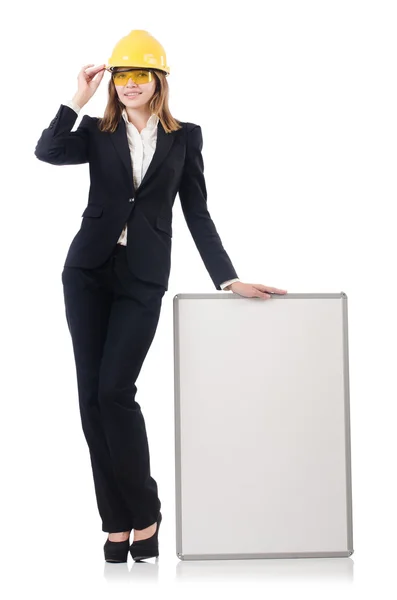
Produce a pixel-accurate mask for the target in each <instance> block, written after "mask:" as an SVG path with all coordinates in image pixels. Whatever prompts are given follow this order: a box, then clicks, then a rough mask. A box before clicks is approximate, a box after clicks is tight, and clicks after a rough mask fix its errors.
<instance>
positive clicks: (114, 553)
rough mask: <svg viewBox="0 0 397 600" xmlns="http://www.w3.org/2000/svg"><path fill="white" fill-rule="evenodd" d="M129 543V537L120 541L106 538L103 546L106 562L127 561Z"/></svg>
mask: <svg viewBox="0 0 397 600" xmlns="http://www.w3.org/2000/svg"><path fill="white" fill-rule="evenodd" d="M129 545H130V540H129V538H127V539H126V540H124V541H122V542H111V541H110V540H109V539H107V540H106V542H105V545H104V546H103V550H104V554H105V560H106V562H118V563H119V562H127V558H128V548H129Z"/></svg>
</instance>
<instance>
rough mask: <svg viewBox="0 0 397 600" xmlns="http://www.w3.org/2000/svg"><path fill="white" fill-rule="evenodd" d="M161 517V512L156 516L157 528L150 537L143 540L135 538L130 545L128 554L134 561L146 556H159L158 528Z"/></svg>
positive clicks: (144, 558) (143, 558)
mask: <svg viewBox="0 0 397 600" xmlns="http://www.w3.org/2000/svg"><path fill="white" fill-rule="evenodd" d="M162 519H163V517H162V515H161V512H159V516H158V518H157V529H156V531H155V532H154V534H153V535H152V536H151V537H150V538H146V539H145V540H137V541H136V542H133V543H132V544H131V546H130V554H131V556H132V558H133V559H134V561H135V562H139V561H141V560H146V559H147V558H157V557H158V556H159V541H158V535H159V529H160V523H161V521H162Z"/></svg>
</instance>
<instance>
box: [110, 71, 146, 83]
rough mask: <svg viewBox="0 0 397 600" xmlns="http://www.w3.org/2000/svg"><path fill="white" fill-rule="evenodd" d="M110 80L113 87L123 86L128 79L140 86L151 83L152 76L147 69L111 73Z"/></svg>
mask: <svg viewBox="0 0 397 600" xmlns="http://www.w3.org/2000/svg"><path fill="white" fill-rule="evenodd" d="M112 78H113V81H114V84H115V85H125V84H126V83H128V80H129V79H130V78H131V79H132V81H133V82H134V83H137V84H140V83H149V82H150V81H152V79H153V74H152V72H151V71H149V70H148V69H131V70H126V71H116V72H115V73H114V72H112Z"/></svg>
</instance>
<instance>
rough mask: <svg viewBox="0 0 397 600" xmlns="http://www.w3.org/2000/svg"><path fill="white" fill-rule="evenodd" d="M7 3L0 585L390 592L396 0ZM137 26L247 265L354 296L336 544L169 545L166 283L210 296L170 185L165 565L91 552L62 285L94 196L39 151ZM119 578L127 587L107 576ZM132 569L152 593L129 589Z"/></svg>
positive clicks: (281, 593) (223, 225) (168, 403)
mask: <svg viewBox="0 0 397 600" xmlns="http://www.w3.org/2000/svg"><path fill="white" fill-rule="evenodd" d="M2 12H3V14H2V27H1V29H2V35H1V56H2V63H3V69H2V75H3V76H2V93H1V102H2V111H1V116H2V167H3V169H2V177H1V184H2V188H3V189H2V219H1V244H2V251H1V257H2V265H1V275H2V278H1V283H2V290H3V291H2V311H1V315H2V328H1V341H2V346H3V362H2V364H3V375H2V384H3V386H2V387H3V390H2V404H1V407H2V419H1V450H2V452H1V457H2V469H1V473H2V483H3V486H2V487H3V492H2V494H1V501H2V513H1V514H2V516H3V526H2V532H1V534H2V538H1V541H0V548H1V554H2V555H3V556H2V567H3V576H2V578H1V584H0V585H1V586H4V587H5V586H8V587H9V590H8V592H7V597H8V598H11V597H16V596H18V597H19V596H21V595H22V594H23V593H32V592H37V593H39V594H40V596H41V597H42V598H50V597H51V598H53V597H59V598H69V597H70V596H71V594H73V595H75V596H76V595H77V597H80V595H81V596H83V595H84V596H87V594H89V593H90V594H91V593H92V594H95V597H96V598H105V597H106V598H108V597H109V596H110V594H114V595H116V594H120V595H123V596H124V597H125V595H126V594H127V595H128V597H129V595H130V594H131V596H133V594H134V593H138V594H144V593H145V594H147V595H148V596H151V595H157V594H158V593H160V592H162V591H164V592H165V591H169V592H170V593H173V594H175V596H179V595H180V596H182V595H183V597H186V596H189V597H193V598H194V597H200V598H201V597H202V596H203V595H204V594H208V595H209V596H210V597H212V596H214V597H215V596H218V595H219V593H222V594H223V595H224V596H225V597H226V596H232V597H234V596H237V595H238V596H239V597H240V596H241V594H246V593H247V592H251V591H252V593H253V594H255V595H256V594H257V593H258V592H259V593H261V594H263V595H264V594H265V593H267V592H269V593H270V594H271V596H272V598H276V597H278V598H287V597H288V598H289V597H291V595H293V596H294V597H295V598H296V597H302V598H303V597H304V598H319V597H321V598H331V597H332V598H334V597H335V594H338V596H339V597H340V598H362V596H363V594H364V593H366V592H367V593H368V595H369V596H373V595H374V594H378V593H379V594H380V595H382V596H385V597H386V595H385V590H386V589H387V590H389V591H388V596H387V597H392V596H393V594H395V593H396V581H395V574H394V571H395V561H396V554H395V553H396V545H395V539H396V534H397V521H396V506H397V493H396V488H395V479H396V475H395V473H396V450H397V448H396V436H395V430H396V408H395V403H396V399H397V397H396V378H395V371H396V317H395V314H396V311H395V299H396V283H395V280H396V267H395V262H396V261H395V256H396V243H395V238H396V233H395V230H396V225H395V216H394V215H395V205H396V187H397V185H396V171H395V165H396V158H397V144H396V139H397V119H396V106H397V97H396V96H397V94H396V92H397V85H396V50H397V41H396V27H397V19H396V3H395V2H386V1H381V0H377V1H371V2H368V1H365V0H360V1H349V0H343V1H340V0H332V1H322V0H316V1H315V0H313V1H307V0H301V1H299V0H295V1H282V0H280V1H277V2H276V1H273V2H269V1H263V0H262V1H254V0H245V1H244V2H241V3H235V2H221V1H213V2H205V1H204V2H203V1H202V2H200V4H199V3H198V2H196V3H190V2H184V3H182V2H176V1H173V0H168V2H164V1H162V2H157V1H155V0H152V1H151V2H150V3H146V2H135V3H131V2H123V1H122V0H121V1H119V2H117V3H108V2H107V3H105V2H98V1H96V2H84V3H83V2H74V1H73V0H70V1H68V2H66V3H60V4H59V3H58V4H56V3H55V4H54V3H51V4H50V3H47V2H40V1H38V2H34V3H29V4H28V3H27V2H25V3H24V2H22V3H18V4H16V3H13V4H12V5H11V7H7V8H3V11H2ZM131 29H146V30H148V31H149V32H150V33H151V34H152V35H153V36H154V37H155V38H157V39H158V40H159V41H160V42H161V43H162V44H163V46H164V48H165V50H166V53H167V60H168V63H169V65H170V67H171V74H170V77H169V79H168V81H169V85H170V109H171V112H172V114H173V115H174V116H175V117H176V118H179V119H181V120H182V121H190V122H193V123H196V124H199V125H201V127H202V132H203V139H204V147H203V156H204V162H205V175H206V182H207V190H208V208H209V210H210V213H211V216H212V218H213V220H214V223H215V225H216V227H217V229H218V232H219V234H220V236H221V239H222V242H223V244H224V246H225V249H226V250H227V252H228V254H229V256H230V257H231V260H232V262H233V264H234V266H235V268H236V270H237V273H238V275H239V277H240V278H241V280H242V281H245V282H251V283H263V284H266V285H270V286H276V287H280V288H284V289H287V290H288V291H289V292H303V293H305V292H340V291H344V292H345V293H346V294H347V296H348V310H349V313H348V316H349V350H350V356H349V358H350V405H351V435H352V480H353V538H354V549H355V552H354V554H353V556H352V557H351V558H349V559H342V558H339V559H329V560H328V559H317V560H314V559H313V560H312V559H295V560H294V559H292V560H274V559H271V560H246V561H244V560H243V561H208V562H195V563H187V562H181V561H179V560H178V558H177V557H176V554H175V480H174V474H175V471H174V397H173V339H172V334H173V322H172V301H173V296H174V295H175V294H177V293H183V292H207V291H208V292H213V291H215V288H214V286H213V284H212V281H211V279H210V277H209V275H208V273H207V271H206V269H205V267H204V265H203V263H202V261H201V259H200V256H199V254H198V251H197V249H196V247H195V245H194V242H193V239H192V238H191V236H190V233H189V230H188V228H187V226H186V223H185V221H184V218H183V214H182V211H181V207H180V202H179V197H178V196H177V198H176V200H175V205H174V220H173V232H174V237H173V250H172V270H171V277H170V282H169V290H168V292H167V293H166V295H165V297H164V300H163V308H162V313H161V317H160V323H159V326H158V329H157V333H156V337H155V339H154V342H153V344H152V346H151V349H150V351H149V354H148V356H147V358H146V361H145V363H144V365H143V368H142V371H141V374H140V376H139V379H138V381H137V387H138V392H137V398H136V399H137V400H138V401H139V403H140V405H141V407H142V411H143V414H144V416H145V421H146V426H147V432H148V437H149V444H150V453H151V469H152V474H153V476H154V477H155V479H156V480H157V483H158V487H159V495H160V498H161V501H162V512H163V523H162V526H161V530H160V546H161V550H160V558H159V562H158V563H156V564H154V563H152V564H149V563H148V564H132V560H131V557H129V562H128V565H126V564H124V565H112V564H107V563H105V562H104V560H103V550H102V546H103V543H104V542H105V539H106V535H107V534H106V533H104V532H103V531H102V530H101V521H100V518H99V515H98V512H97V508H96V501H95V494H94V486H93V481H92V474H91V467H90V462H89V454H88V448H87V446H86V442H85V439H84V436H83V432H82V430H81V425H80V415H79V412H78V399H77V385H76V381H75V365H74V360H73V352H72V344H71V339H70V334H69V331H68V328H67V324H66V319H65V314H64V304H63V292H62V282H61V272H62V268H63V264H64V259H65V257H66V253H67V250H68V247H69V244H70V242H71V240H72V238H73V237H74V235H75V233H76V232H77V230H78V228H79V227H80V222H81V213H82V212H83V210H84V208H85V206H86V203H87V193H88V186H89V176H88V165H79V166H66V167H55V166H52V165H48V164H45V163H42V162H40V161H38V159H37V158H36V157H35V156H34V148H35V145H36V143H37V140H38V138H39V137H40V135H41V132H42V130H43V129H44V128H46V127H48V125H49V123H50V121H51V120H52V118H53V117H54V116H55V114H56V112H57V110H58V108H59V106H60V104H61V103H62V102H65V101H66V100H68V99H70V98H71V97H72V96H73V95H74V93H75V91H76V89H77V74H78V72H79V70H80V68H81V67H82V65H84V64H86V63H95V64H96V65H99V64H101V63H104V62H106V61H107V60H108V58H109V57H110V55H111V52H112V49H113V47H114V45H115V44H116V42H117V41H118V40H119V39H120V38H121V37H123V36H124V35H126V34H127V33H128V32H129V31H130V30H131ZM108 77H109V75H108V74H106V75H105V77H104V79H103V80H102V83H101V86H100V88H99V90H98V92H97V93H96V95H95V96H94V97H93V98H92V100H91V101H90V102H89V103H88V104H87V105H86V106H85V107H84V108H83V110H82V112H81V113H80V115H79V118H78V120H77V123H76V126H77V125H78V123H79V122H80V120H81V118H82V116H83V115H84V114H89V115H91V116H101V115H102V114H103V110H104V107H105V104H106V94H107V82H108ZM219 293H231V292H219ZM247 301H248V300H247ZM265 342H266V340H265ZM235 343H236V348H237V349H238V344H239V341H238V339H236V342H235ZM241 350H243V349H241ZM231 376H235V375H232V374H231ZM251 526H252V527H254V526H255V523H252V525H251ZM214 535H216V531H214ZM120 582H122V583H123V586H124V585H125V586H128V589H124V587H120V586H117V587H116V588H115V589H111V588H109V585H113V584H115V583H120ZM138 583H141V584H142V585H143V586H145V587H144V588H140V589H139V591H138V592H137V591H136V590H133V589H131V588H132V586H135V585H137V584H138ZM151 583H156V584H158V585H161V589H158V588H157V587H153V586H151V585H150V584H151ZM181 583H184V584H186V585H184V586H182V587H181V586H179V585H178V584H181ZM10 584H11V587H10ZM220 584H221V587H220ZM3 595H4V594H3Z"/></svg>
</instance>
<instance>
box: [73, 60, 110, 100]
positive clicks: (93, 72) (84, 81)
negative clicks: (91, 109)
mask: <svg viewBox="0 0 397 600" xmlns="http://www.w3.org/2000/svg"><path fill="white" fill-rule="evenodd" d="M105 69H106V65H105V64H104V65H99V67H94V65H93V64H89V65H84V67H82V69H81V71H80V72H79V74H78V77H77V83H78V89H77V92H76V94H75V95H74V97H73V100H74V101H75V102H77V104H78V105H79V106H80V107H83V106H84V104H87V102H88V101H89V100H90V98H92V96H93V95H94V94H95V92H96V91H97V89H98V86H99V84H100V83H101V81H102V78H103V74H104V73H105Z"/></svg>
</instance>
